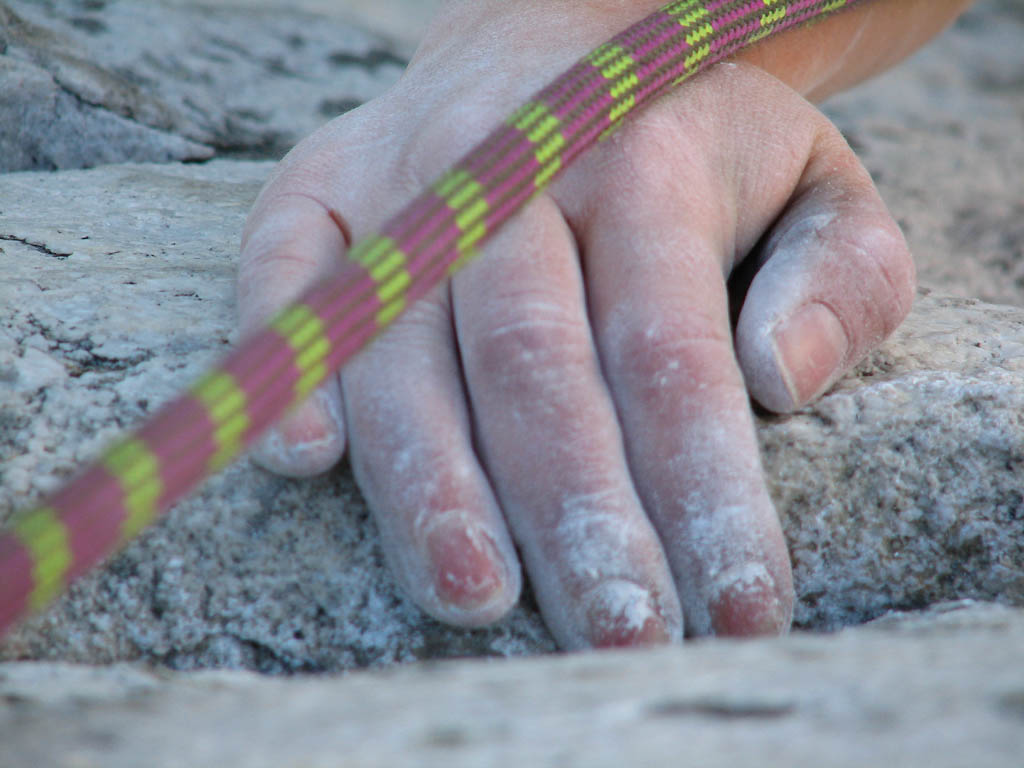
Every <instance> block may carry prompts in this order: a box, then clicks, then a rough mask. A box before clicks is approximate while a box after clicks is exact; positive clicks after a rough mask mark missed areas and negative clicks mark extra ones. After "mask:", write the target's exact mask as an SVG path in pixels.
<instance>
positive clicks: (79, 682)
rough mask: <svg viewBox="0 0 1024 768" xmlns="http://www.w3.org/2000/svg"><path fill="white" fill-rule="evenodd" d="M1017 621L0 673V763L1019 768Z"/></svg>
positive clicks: (963, 617) (957, 615) (982, 618)
mask: <svg viewBox="0 0 1024 768" xmlns="http://www.w3.org/2000/svg"><path fill="white" fill-rule="evenodd" d="M1022 649H1024V611H1021V610H1019V609H1017V610H1013V609H1008V608H999V607H996V606H985V605H973V606H972V605H963V604H960V605H956V606H944V607H943V608H942V609H941V610H938V611H936V612H933V613H930V614H925V615H915V616H909V617H897V616H890V617H887V618H886V619H885V620H884V621H883V622H880V623H876V624H873V625H868V626H864V627H858V628H856V629H851V630H846V631H843V632H841V633H838V634H836V635H831V636H820V635H819V636H814V635H806V634H800V635H794V636H791V637H788V638H784V639H775V640H758V641H748V642H730V641H721V640H719V641H710V642H708V641H705V642H699V643H694V644H691V645H689V646H687V647H686V648H665V649H660V650H656V651H646V652H603V653H590V654H577V655H572V656H564V657H547V658H533V659H518V660H514V661H508V662H504V663H500V664H496V663H488V662H486V661H480V660H471V661H459V662H447V663H444V664H421V665H415V666H411V667H405V668H401V669H395V670H389V671H386V672H381V671H375V672H358V673H355V674H350V675H346V676H343V677H331V676H322V677H316V678H312V677H297V678H291V679H287V680H282V679H268V678H266V677H259V676H256V675H252V674H250V673H245V672H224V671H220V672H209V671H207V672H200V673H191V674H179V675H168V674H167V673H166V672H164V671H154V670H151V669H147V668H144V667H139V666H129V665H117V666H113V667H105V668H95V667H88V668H83V667H73V666H68V665H65V664H0V733H3V734H4V736H3V749H2V750H0V768H16V767H17V768H21V766H27V765H33V766H35V765H39V766H42V765H46V766H52V767H53V768H93V767H96V768H99V767H100V766H102V768H128V767H129V766H138V765H146V766H149V767H150V768H165V767H166V768H171V766H183V765H187V766H192V767H193V768H202V767H203V766H223V765H245V766H248V767H249V768H261V767H262V766H267V767H268V768H271V767H272V768H279V767H280V766H298V765H301V766H310V768H313V767H315V766H336V765H352V766H361V767H363V768H374V767H376V766H380V767H381V768H384V767H385V766H386V767H387V768H392V767H393V766H401V765H410V766H411V765H416V766H425V767H428V766H444V767H445V768H460V767H461V766H466V767H467V768H477V766H482V765H488V766H496V767H500V766H509V767H510V768H511V767H512V766H521V765H530V766H536V767H537V768H547V767H548V766H552V767H553V766H558V767H559V768H576V767H581V768H582V767H583V766H585V767H586V768H604V767H605V766H608V767H609V768H611V767H613V766H614V767H615V768H619V766H623V765H630V766H661V765H670V764H674V763H676V762H682V763H684V764H686V765H700V766H706V767H707V768H716V767H717V766H722V767H723V768H724V767H726V766H727V767H728V768H732V767H733V766H737V765H758V766H765V768H773V767H775V766H778V767H779V768H782V767H783V766H785V767H786V768H788V767H789V766H810V765H813V766H821V767H822V768H863V766H865V765H878V766H897V765H898V766H900V768H961V767H962V766H968V765H969V766H972V768H1016V767H1017V766H1020V758H1021V755H1022V754H1024V650H1022Z"/></svg>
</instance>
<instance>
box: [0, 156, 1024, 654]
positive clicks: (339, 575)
mask: <svg viewBox="0 0 1024 768" xmlns="http://www.w3.org/2000/svg"><path fill="white" fill-rule="evenodd" d="M271 167H272V166H271V165H270V164H269V163H255V162H239V161H213V162H210V163H207V164H204V165H118V166H107V167H104V168H99V169H93V170H88V171H67V172H63V173H58V174H46V173H15V174H6V175H3V176H0V210H2V211H3V218H2V224H0V272H2V273H3V274H4V275H5V278H6V279H5V280H4V281H3V283H0V305H2V306H4V307H6V308H7V311H6V312H5V316H4V318H3V320H2V321H0V462H2V463H0V473H2V474H0V487H2V490H0V523H2V519H3V518H5V517H6V516H8V515H9V514H10V513H11V512H12V511H13V510H14V509H15V508H16V507H18V506H21V505H22V504H25V503H27V502H29V501H31V500H34V499H36V498H38V497H39V496H41V495H42V494H44V493H45V492H46V491H48V490H51V489H53V488H54V487H55V486H56V485H57V484H58V483H59V482H60V481H61V480H62V479H64V478H66V477H67V475H68V474H69V473H70V472H72V471H73V470H74V469H75V467H76V466H78V465H79V464H80V463H81V462H83V461H84V460H86V459H87V458H89V457H90V456H93V455H95V454H96V453H97V452H98V450H99V449H100V447H101V445H102V444H103V443H104V442H106V441H107V440H109V439H111V438H112V437H113V436H114V435H115V434H117V433H118V431H119V430H121V429H123V428H126V427H128V426H130V425H131V424H133V423H137V422H138V421H140V420H141V419H143V418H144V417H145V416H146V414H148V413H151V412H152V411H153V410H154V409H155V408H157V407H158V406H159V405H160V404H161V403H162V402H163V401H165V400H167V399H168V398H170V397H171V396H172V395H173V394H174V392H175V391H176V390H177V389H179V388H181V387H183V386H185V385H186V384H187V383H189V382H190V381H191V380H193V379H194V378H196V377H197V376H198V375H199V374H200V373H201V371H202V369H203V368H204V367H205V366H206V365H208V364H209V363H211V362H212V361H213V360H214V359H216V357H217V356H219V355H220V354H222V353H223V352H224V350H226V349H227V347H228V346H229V344H230V343H231V341H232V323H233V295H232V277H233V268H234V257H235V253H236V240H237V236H238V232H239V231H240V228H241V224H242V221H243V219H244V216H245V213H246V210H247V208H248V206H249V205H250V204H251V201H252V199H253V197H254V196H255V194H256V192H257V189H258V185H259V183H260V181H261V180H262V179H263V178H264V177H265V176H266V175H267V174H268V173H269V172H270V169H271ZM1022 412H1024V310H1020V309H1015V308H1011V307H997V306H991V305H986V304H982V303H980V302H977V301H973V300H965V299H957V298H950V297H945V296H941V295H936V294H928V293H927V292H925V293H923V294H922V296H921V298H920V299H919V301H918V303H917V307H916V309H915V310H914V312H913V314H912V315H911V318H910V319H909V320H908V322H907V323H906V324H905V325H904V326H903V328H901V330H900V331H899V332H898V333H897V334H896V335H895V336H894V337H893V338H892V339H891V340H890V341H889V342H887V343H886V344H885V345H884V346H883V347H882V348H881V349H880V350H879V351H877V352H876V353H875V354H874V355H872V356H871V357H870V358H869V359H868V360H867V361H866V362H865V363H864V364H863V365H862V366H861V367H860V368H859V369H858V370H857V371H856V372H855V373H854V374H853V375H851V376H849V377H848V378H846V379H844V380H843V381H842V382H841V383H840V384H839V385H838V386H837V387H836V388H835V390H834V391H833V392H831V393H830V394H829V395H827V396H826V397H825V398H823V399H822V400H821V401H820V402H818V403H816V404H815V405H813V406H812V407H810V408H808V409H806V410H804V411H802V412H801V413H798V414H795V415H793V416H790V417H784V418H763V419H761V423H760V435H761V439H762V443H763V447H764V454H765V460H766V467H767V470H768V476H769V479H770V483H771V489H772V492H773V494H774V497H775V499H776V501H777V503H778V506H779V510H780V512H781V514H782V517H783V521H784V525H785V529H786V533H787V536H788V538H789V542H790V546H791V551H792V555H793V559H794V564H795V576H796V584H797V590H798V595H799V603H798V606H797V622H798V624H799V625H800V626H803V627H810V628H827V629H832V628H835V627H838V626H841V625H846V624H855V623H860V622H863V621H867V620H869V619H872V618H874V617H876V616H878V615H881V614H883V613H884V612H886V611H888V610H891V609H894V608H914V607H921V606H924V605H928V604H931V603H934V602H939V601H944V600H952V599H961V598H968V597H971V598H979V599H985V600H1000V601H1003V602H1007V603H1014V604H1022V605H1024V504H1022V501H1021V492H1020V491H1021V487H1022V486H1021V484H1020V479H1019V476H1020V472H1019V470H1020V466H1021V464H1022V462H1024V422H1022V419H1021V417H1020V414H1021V413H1022ZM552 648H553V646H552V643H551V640H550V638H549V636H548V635H547V633H546V631H545V630H544V628H543V625H542V624H541V622H540V619H539V617H538V615H537V614H536V611H535V609H534V608H533V607H532V605H531V603H530V601H529V599H528V598H527V599H526V600H524V602H523V604H522V605H521V606H520V607H519V608H517V610H516V611H515V612H514V613H513V615H512V616H511V617H510V618H509V619H508V620H506V621H505V622H503V623H501V624H499V625H498V626H496V627H493V628H490V629H486V630H479V631H463V630H457V629H453V628H449V627H444V626H441V625H440V624H437V623H436V622H433V621H431V620H429V619H427V618H425V617H424V616H423V615H422V614H420V613H419V612H418V611H417V610H416V609H415V608H414V607H413V606H412V605H411V604H410V603H408V602H407V601H406V600H405V599H404V598H403V597H402V595H401V594H400V593H399V592H398V591H397V590H396V587H395V585H394V583H393V581H392V580H391V578H390V576H389V575H388V573H387V571H386V568H385V566H384V564H383V560H382V557H381V552H380V549H379V546H378V542H377V537H376V532H375V529H374V526H373V523H372V521H371V520H370V519H369V518H368V515H367V511H366V508H365V505H364V502H363V501H362V499H361V497H360V496H359V494H358V491H357V490H356V488H355V486H354V484H353V481H352V478H351V474H350V472H349V470H348V468H347V467H345V466H342V467H340V468H339V469H337V470H336V471H333V472H331V473H329V474H327V475H325V476H323V477H321V478H318V479H314V480H308V481H295V480H286V479H283V478H279V477H275V476H272V475H270V474H267V473H265V472H263V471H261V470H259V469H257V468H255V467H254V466H251V465H249V464H248V463H247V462H245V461H243V462H241V463H239V464H238V465H236V466H234V467H232V468H231V469H229V470H228V471H227V472H225V473H223V474H222V475H220V476H219V477H217V478H215V479H213V480H212V481H211V482H210V483H208V484H207V485H206V486H205V488H204V489H203V490H202V491H201V492H200V493H199V494H198V495H196V496H194V497H193V498H191V499H190V500H188V501H186V502H184V503H182V504H180V505H179V506H178V507H177V508H176V509H175V510H174V511H173V512H172V513H171V514H170V515H169V516H168V517H167V518H166V519H165V520H164V521H163V523H162V524H161V525H159V526H158V527H157V528H156V529H155V530H154V531H152V532H151V533H149V534H148V535H147V536H145V537H144V538H143V539H142V540H141V541H138V542H136V543H135V544H133V545H132V546H130V547H129V548H128V549H127V550H126V551H124V552H123V553H122V554H121V555H119V556H117V557H116V558H114V559H113V560H112V561H111V562H110V564H109V565H108V566H107V567H106V569H104V570H102V571H100V572H98V573H97V574H95V575H94V576H91V577H89V578H87V579H85V580H84V581H83V582H81V583H79V584H78V585H77V586H76V587H75V588H74V589H72V591H71V594H70V596H69V597H68V598H67V599H65V600H63V601H61V602H60V603H59V604H58V605H57V606H56V607H55V609H54V610H52V611H51V612H49V613H48V614H47V615H45V616H43V617H39V618H36V619H34V620H32V621H30V622H29V623H28V624H26V625H25V626H24V628H23V629H22V630H21V631H20V632H18V633H15V634H14V635H13V636H11V637H10V638H9V639H8V640H7V641H6V643H5V645H4V651H3V653H4V655H5V656H6V657H7V658H45V659H67V660H74V661H91V662H109V661H114V660H119V659H145V660H149V661H153V662H159V663H162V664H164V665H167V666H170V667H174V668H195V667H210V666H221V667H223V666H243V667H248V668H253V669H259V670H263V671H268V672H290V671H299V670H310V671H312V670H337V669H342V668H350V667H361V666H368V665H382V664H389V663H393V662H396V661H406V660H412V659H422V658H435V657H444V656H455V655H510V654H511V655H515V654H526V653H536V652H542V651H549V650H551V649H552Z"/></svg>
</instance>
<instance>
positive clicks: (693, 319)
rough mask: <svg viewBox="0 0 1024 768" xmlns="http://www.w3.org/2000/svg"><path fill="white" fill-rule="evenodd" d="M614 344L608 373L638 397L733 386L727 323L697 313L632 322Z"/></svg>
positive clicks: (735, 381)
mask: <svg viewBox="0 0 1024 768" xmlns="http://www.w3.org/2000/svg"><path fill="white" fill-rule="evenodd" d="M616 346H617V349H615V350H614V351H613V353H612V359H613V360H614V361H615V368H616V371H615V373H614V374H613V375H615V376H617V377H620V378H621V380H622V381H623V383H624V384H625V385H626V387H627V389H628V390H629V391H630V393H631V394H632V395H633V396H634V397H638V398H640V399H641V400H642V401H650V400H652V399H659V398H661V397H662V396H663V393H664V392H665V391H666V390H668V391H671V392H673V393H679V392H680V391H682V392H684V393H686V392H694V393H696V392H701V391H705V390H717V389H722V388H728V387H735V386H737V385H738V381H737V377H736V376H735V375H733V374H732V372H733V371H734V369H735V358H734V355H733V349H732V340H731V336H730V332H729V329H728V326H726V325H725V323H724V322H722V321H720V320H717V319H715V318H712V317H710V316H708V315H705V314H702V313H700V312H696V311H695V312H691V313H687V314H686V315H682V314H678V313H674V314H671V315H665V316H662V317H658V318H655V319H653V320H649V321H648V322H642V323H637V324H635V325H634V326H633V327H631V328H630V329H629V330H628V331H627V332H626V333H625V334H622V335H621V338H620V339H619V341H618V344H617V345H616Z"/></svg>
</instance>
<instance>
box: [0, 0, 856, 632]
mask: <svg viewBox="0 0 1024 768" xmlns="http://www.w3.org/2000/svg"><path fill="white" fill-rule="evenodd" d="M862 1H863V0H791V1H790V2H786V0H705V1H703V2H702V1H701V0H677V2H672V3H670V4H668V5H666V6H665V7H663V8H662V9H660V10H659V11H656V12H655V13H653V14H651V15H650V16H648V17H647V18H646V19H644V20H643V21H641V22H639V23H638V24H636V25H634V26H633V27H630V28H629V29H627V30H625V31H623V32H621V33H620V34H618V35H617V36H615V37H614V38H612V39H611V40H610V41H608V42H607V43H605V44H604V45H602V46H600V47H599V48H597V49H596V50H594V51H593V52H591V53H590V54H589V55H587V56H585V57H584V58H583V59H581V60H580V61H579V62H578V63H577V64H576V65H574V66H573V67H572V68H571V69H569V71H568V72H566V73H565V74H564V75H562V76H561V77H560V78H558V79H557V80H556V81H554V82H553V83H552V84H551V85H549V86H547V87H546V88H544V89H543V90H542V91H540V92H539V93H538V94H536V95H535V96H534V97H533V99H532V100H531V101H529V102H528V103H527V104H525V105H524V106H522V107H521V108H520V109H518V110H517V111H516V112H515V113H513V114H512V115H511V116H510V117H509V118H508V119H507V120H505V122H504V123H503V124H502V125H501V126H499V127H498V128H497V129H496V130H495V131H494V132H493V133H491V135H490V136H488V137H487V138H486V139H485V140H484V141H483V142H482V143H481V144H479V145H478V146H477V147H476V148H475V149H473V150H472V151H471V152H470V153H469V154H468V155H466V156H465V157H464V158H463V159H462V160H461V161H460V162H458V163H457V164H456V165H455V166H454V167H452V168H451V169H450V170H449V171H447V172H446V173H445V174H444V175H443V176H442V177H441V178H440V179H438V180H437V181H436V182H435V183H434V184H432V185H431V186H430V188H429V189H427V190H426V191H425V192H423V193H422V194H421V195H420V196H419V197H418V198H416V199H415V200H414V201H413V202H412V203H411V204H410V205H408V206H407V207H406V208H405V209H404V210H403V211H401V212H400V213H399V214H398V215H397V216H395V217H394V218H392V219H390V220H389V221H388V222H387V223H386V224H385V225H384V226H383V227H382V228H381V230H380V232H379V234H377V235H374V236H371V237H369V238H367V239H365V240H363V241H361V242H359V243H357V244H356V245H355V246H354V247H353V248H352V249H351V251H350V253H349V255H348V258H347V260H345V261H344V262H343V263H342V264H341V265H340V267H339V269H338V271H337V273H336V274H335V275H334V276H332V277H330V278H328V279H326V280H325V281H323V282H321V283H319V284H318V285H316V286H314V287H313V288H312V289H311V290H309V291H308V292H307V293H305V294H304V295H303V296H302V297H301V298H300V299H299V300H298V301H297V302H296V303H294V304H292V305H291V306H289V307H288V308H286V309H285V310H284V311H282V312H281V313H280V314H278V315H277V316H276V317H275V318H274V319H273V320H272V321H271V322H270V323H269V324H268V325H267V327H266V328H264V329H263V330H262V331H260V332H259V333H257V334H256V335H254V336H252V337H250V338H249V339H248V340H246V341H245V342H244V343H243V344H242V345H241V346H240V347H239V348H238V349H237V350H236V351H235V352H234V353H232V354H231V355H229V356H228V357H227V358H226V359H225V360H224V361H223V362H221V364H220V365H218V366H217V367H215V368H214V369H212V370H211V371H210V372H209V373H207V374H206V375H205V376H204V377H203V378H202V379H200V380H199V381H198V382H196V383H195V384H194V385H192V387H190V388H189V389H188V390H187V391H186V392H185V393H184V394H182V395H181V396H179V397H178V398H177V399H176V400H174V401H173V402H171V403H170V404H168V405H166V406H165V407H164V408H162V409H161V410H160V411H159V412H158V413H157V414H156V415H155V417H154V418H153V419H152V420H151V421H150V422H149V423H147V424H146V425H144V426H143V427H142V428H141V429H140V430H139V431H138V432H136V433H135V434H134V435H132V436H130V437H127V438H125V439H123V440H121V441H119V442H118V443H116V444H115V445H114V446H113V447H112V448H110V449H109V450H108V451H107V452H106V453H105V454H104V455H103V456H102V457H101V458H100V460H99V461H98V462H97V463H96V464H95V465H93V466H92V467H90V468H88V469H86V470H85V472H83V473H82V474H80V475H79V476H78V477H77V478H76V479H74V480H73V481H72V482H71V483H69V484H68V485H67V486H65V487H64V488H63V489H62V490H60V491H59V492H57V493H56V494H55V495H54V496H53V497H51V498H50V499H49V500H47V501H46V502H45V503H44V504H43V506H40V507H37V508H35V509H30V510H27V511H24V512H21V513H18V514H16V515H15V516H14V518H13V520H12V521H11V522H10V524H9V525H8V529H7V531H6V532H4V533H2V534H0V635H2V634H3V633H4V632H5V631H6V630H8V629H9V628H10V627H11V626H12V625H13V624H14V623H15V622H16V621H18V620H19V619H21V618H23V617H24V616H25V615H27V614H29V613H32V612H35V611H38V610H41V609H42V608H44V607H45V606H46V605H47V604H49V603H50V602H51V601H52V600H53V599H54V598H56V597H57V596H59V595H60V594H61V593H62V592H63V590H64V589H65V588H66V587H67V585H68V584H70V583H71V582H72V581H74V580H75V579H77V578H78V577H79V576H81V575H83V574H84V573H85V572H86V571H88V570H89V569H90V568H92V567H93V566H94V565H95V564H97V563H98V562H100V561H102V560H103V559H104V558H105V557H107V556H109V555H110V554H111V553H113V552H115V551H117V550H118V549H119V548H120V547H122V546H123V545H125V544H126V543H127V542H129V541H130V540H131V539H133V538H134V537H135V536H136V535H138V534H139V533H140V532H141V531H142V530H143V529H144V528H146V527H147V526H148V525H150V524H151V523H152V522H153V521H154V520H155V519H156V518H157V516H158V515H159V514H160V513H162V512H163V511H165V510H167V509H168V508H169V507H170V506H171V505H172V504H174V503H175V502H176V501H177V500H179V499H180V498H181V497H182V496H184V495H185V494H186V493H188V492H189V491H191V490H192V489H193V488H194V487H195V486H196V485H198V484H199V483H200V482H201V481H202V480H203V479H204V478H205V477H207V476H208V475H209V474H211V473H213V472H216V471H218V470H220V469H222V468H223V467H224V466H225V465H227V464H228V463H230V462H231V461H232V460H233V459H234V458H236V457H237V456H238V455H239V454H240V453H241V452H242V451H243V450H245V449H246V448H247V447H248V446H250V445H251V444H252V443H253V442H254V441H255V440H256V439H257V438H258V437H259V436H260V435H261V434H262V433H263V431H264V430H265V429H266V428H267V427H269V426H270V425H271V424H272V423H273V422H274V421H276V420H277V419H278V418H280V416H281V415H282V414H283V413H284V412H285V411H287V410H288V409H289V408H291V407H294V406H295V405H296V404H298V403H299V402H300V401H301V400H302V399H304V398H305V397H306V396H307V395H309V394H310V393H311V392H312V391H313V390H315V389H316V388H317V387H318V386H319V385H320V384H321V383H322V382H323V381H324V380H325V379H326V378H327V377H328V376H329V375H331V373H332V372H335V371H337V370H338V369H339V368H341V366H342V365H343V364H344V363H345V362H346V361H347V360H348V359H349V358H351V357H352V356H353V355H354V354H355V353H356V352H358V351H359V350H360V349H361V348H362V347H363V346H365V345H366V344H367V343H368V342H369V341H370V340H371V339H372V338H373V337H374V336H375V335H377V334H378V333H379V332H380V331H381V330H383V329H384V328H385V327H387V326H388V325H389V324H390V323H391V322H393V321H394V320H395V318H397V317H398V316H399V315H400V314H401V313H402V311H403V310H404V309H405V308H406V307H407V306H409V305H410V304H411V303H413V302H414V301H416V300H417V299H418V298H420V297H422V296H423V295H425V294H426V293H428V292H429V291H430V290H431V289H432V288H433V287H434V286H436V285H437V284H438V283H439V282H440V281H441V280H443V279H444V278H445V277H446V276H447V275H450V274H452V273H454V272H455V271H456V270H458V269H459V268H460V267H461V266H462V265H463V264H465V263H466V262H467V261H469V260H470V259H472V258H473V257H474V256H475V255H476V254H477V251H478V248H479V246H480V245H481V244H482V243H483V242H484V240H486V239H487V238H488V237H489V236H491V235H493V234H494V233H495V232H496V231H497V229H498V228H499V227H500V226H501V225H502V224H503V223H504V222H505V221H506V220H508V219H509V218H510V217H511V216H512V215H514V214H515V213H516V212H517V211H518V210H519V209H520V208H522V207H523V206H524V205H525V204H526V203H527V202H528V201H529V200H530V199H531V198H532V197H533V196H535V195H536V194H538V193H539V192H540V191H541V190H542V189H544V188H545V187H546V186H547V185H548V184H549V183H550V182H551V181H552V179H554V178H555V177H556V176H557V175H558V174H559V173H560V172H561V171H562V170H564V169H565V168H566V167H567V166H568V165H569V164H570V163H571V162H572V161H573V160H574V159H575V158H576V157H577V156H578V155H579V154H580V153H582V152H583V151H584V150H585V149H587V148H588V147H590V146H591V145H593V144H594V143H595V142H596V141H597V140H598V139H600V138H602V137H604V136H606V135H608V134H609V133H611V132H612V131H614V130H615V129H616V128H617V127H618V126H619V125H620V124H621V123H622V121H623V120H624V119H625V118H627V116H628V115H629V114H630V113H632V112H634V111H635V110H637V109H638V108H640V107H642V106H643V105H644V104H646V103H648V102H650V101H652V100H654V99H656V98H657V97H658V96H660V95H661V94H662V93H664V92H665V91H666V90H668V89H670V88H671V87H672V86H673V85H675V84H677V83H679V82H681V81H683V80H685V79H687V78H689V77H691V76H692V75H694V74H697V73H698V72H700V71H701V70H703V69H705V68H707V67H709V66H711V65H712V64H714V63H717V62H719V61H721V60H723V59H725V58H727V57H729V56H730V55H732V54H734V53H736V52H737V51H739V50H740V49H742V48H745V47H747V46H748V45H751V44H753V43H755V42H757V41H758V40H761V39H763V38H765V37H768V36H769V35H773V34H775V33H777V32H780V31H782V30H785V29H789V28H791V27H795V26H798V25H801V24H804V23H806V22H809V21H812V20H815V19H819V18H821V17H823V16H825V15H828V14H831V13H833V12H835V11H838V10H839V9H841V8H844V7H848V6H851V5H854V4H855V3H857V2H862Z"/></svg>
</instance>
